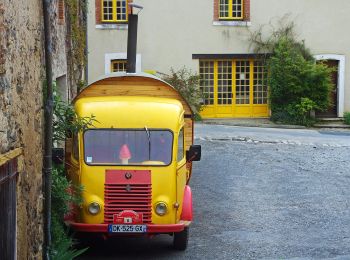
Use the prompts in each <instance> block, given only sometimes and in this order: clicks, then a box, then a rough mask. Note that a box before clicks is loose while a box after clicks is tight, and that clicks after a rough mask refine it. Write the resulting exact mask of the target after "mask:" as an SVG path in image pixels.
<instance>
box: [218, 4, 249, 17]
mask: <svg viewBox="0 0 350 260" xmlns="http://www.w3.org/2000/svg"><path fill="white" fill-rule="evenodd" d="M218 1H219V19H223V20H243V17H244V16H243V15H244V0H241V6H242V10H241V16H233V15H232V11H233V0H228V1H229V2H228V16H221V15H220V0H218Z"/></svg>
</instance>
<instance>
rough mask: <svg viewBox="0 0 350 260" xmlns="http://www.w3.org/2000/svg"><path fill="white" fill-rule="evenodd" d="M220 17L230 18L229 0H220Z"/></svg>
mask: <svg viewBox="0 0 350 260" xmlns="http://www.w3.org/2000/svg"><path fill="white" fill-rule="evenodd" d="M219 10H220V11H219V17H222V18H228V17H229V0H220V6H219Z"/></svg>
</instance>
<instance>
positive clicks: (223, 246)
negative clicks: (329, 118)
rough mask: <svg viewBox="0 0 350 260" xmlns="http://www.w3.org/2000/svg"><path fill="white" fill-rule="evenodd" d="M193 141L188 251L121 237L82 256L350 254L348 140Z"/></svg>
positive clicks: (341, 258)
mask: <svg viewBox="0 0 350 260" xmlns="http://www.w3.org/2000/svg"><path fill="white" fill-rule="evenodd" d="M197 143H200V144H201V145H202V151H203V153H202V161H201V162H199V163H196V164H195V167H194V173H193V179H192V180H191V186H192V190H193V193H194V209H195V220H194V222H193V224H192V226H191V237H190V244H189V248H188V249H187V251H185V252H175V251H173V250H172V249H171V238H170V237H168V236H159V237H156V238H154V239H151V240H149V239H144V238H132V239H125V238H124V239H118V240H114V241H109V242H108V243H105V244H100V245H98V246H95V247H93V248H92V249H91V250H89V252H88V253H87V254H86V255H85V256H84V257H82V258H81V259H293V260H295V259H336V260H345V259H350V207H349V206H350V189H349V187H350V170H349V169H350V160H349V158H350V147H326V146H311V145H303V144H301V145H292V144H283V143H281V144H279V143H261V142H258V143H254V142H247V141H244V140H242V141H227V140H224V141H210V140H198V141H197Z"/></svg>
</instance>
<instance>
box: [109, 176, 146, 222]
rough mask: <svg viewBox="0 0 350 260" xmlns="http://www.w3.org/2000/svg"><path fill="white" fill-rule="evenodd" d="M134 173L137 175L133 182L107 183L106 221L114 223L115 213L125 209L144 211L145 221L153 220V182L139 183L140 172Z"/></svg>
mask: <svg viewBox="0 0 350 260" xmlns="http://www.w3.org/2000/svg"><path fill="white" fill-rule="evenodd" d="M134 175H136V176H135V180H134V181H133V182H132V183H128V184H126V183H122V184H121V183H106V184H105V193H104V196H105V209H104V218H105V223H113V215H114V214H119V213H120V212H121V211H123V210H133V211H135V212H137V213H142V215H143V223H151V222H152V184H151V183H147V184H146V183H142V184H138V183H137V175H138V174H134ZM118 179H119V178H118ZM141 182H142V181H141Z"/></svg>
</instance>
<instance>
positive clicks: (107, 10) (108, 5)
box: [103, 0, 113, 21]
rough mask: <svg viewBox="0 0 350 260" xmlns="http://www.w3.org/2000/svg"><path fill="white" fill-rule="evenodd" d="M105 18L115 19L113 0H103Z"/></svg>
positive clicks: (108, 19)
mask: <svg viewBox="0 0 350 260" xmlns="http://www.w3.org/2000/svg"><path fill="white" fill-rule="evenodd" d="M103 20H107V21H111V20H113V1H112V0H103Z"/></svg>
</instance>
